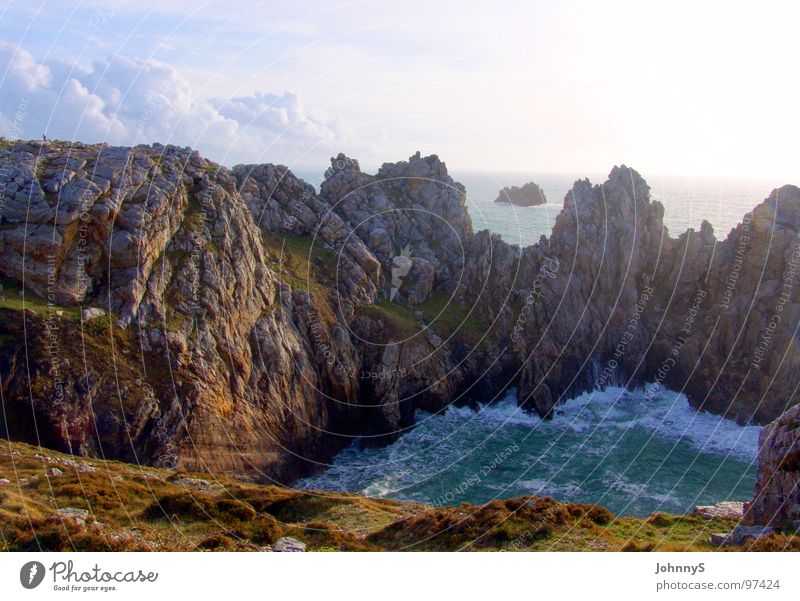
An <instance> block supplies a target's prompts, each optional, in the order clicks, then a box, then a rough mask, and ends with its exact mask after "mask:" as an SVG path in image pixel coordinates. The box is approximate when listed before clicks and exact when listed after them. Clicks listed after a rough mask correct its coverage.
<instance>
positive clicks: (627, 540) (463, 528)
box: [0, 441, 800, 551]
mask: <svg viewBox="0 0 800 601" xmlns="http://www.w3.org/2000/svg"><path fill="white" fill-rule="evenodd" d="M52 468H57V469H58V470H61V472H62V473H61V474H57V475H50V471H51V470H52ZM0 478H7V479H8V480H10V482H9V483H7V484H3V485H0V549H3V550H8V551H38V550H48V551H71V550H76V551H184V550H201V551H257V550H263V549H265V548H268V547H269V545H272V544H273V543H274V542H275V541H276V540H277V539H278V538H280V537H281V536H293V537H295V538H298V539H300V540H302V541H304V542H305V543H306V544H307V545H308V548H309V550H311V551H381V550H450V551H454V550H481V551H485V550H507V551H516V550H569V551H589V550H590V551H596V550H624V551H677V550H712V547H711V546H710V545H709V544H708V543H707V542H706V541H707V540H708V535H709V534H710V533H711V532H724V531H727V530H730V529H732V527H733V525H734V524H733V523H732V522H730V521H721V520H703V519H700V518H695V517H679V516H671V515H667V514H661V513H659V514H654V515H652V516H650V517H649V518H646V519H637V518H616V517H615V516H614V515H612V514H611V513H610V512H609V511H608V510H607V509H605V508H603V507H598V506H593V505H583V504H572V503H566V504H565V503H559V502H557V501H554V500H553V499H549V498H542V497H521V498H517V499H507V500H504V501H493V502H491V503H488V504H486V505H481V506H476V505H469V504H462V505H459V506H457V507H451V506H445V507H439V508H434V507H431V506H428V505H422V504H418V503H405V502H399V501H390V500H385V499H370V498H365V497H359V496H357V495H350V494H341V495H330V494H321V493H313V492H309V491H297V490H292V489H289V488H284V487H278V486H264V485H257V484H250V483H245V482H240V481H237V480H233V479H230V478H226V477H222V476H217V475H210V474H190V473H183V472H174V471H169V470H164V469H157V468H147V467H139V466H134V465H130V464H126V463H122V462H115V461H101V460H96V459H86V458H83V457H72V456H70V455H66V454H62V453H57V452H54V451H49V450H46V449H40V448H37V447H33V446H30V445H26V444H22V443H9V442H7V441H2V443H0ZM65 508H74V509H77V510H86V511H87V512H88V513H87V516H86V518H85V520H84V519H75V518H73V517H67V516H64V515H62V514H60V513H59V510H63V509H65ZM746 548H748V549H752V550H755V551H771V550H800V539H798V537H792V536H788V535H785V534H775V535H771V536H769V537H767V538H765V539H763V540H761V541H759V542H758V543H755V544H753V545H750V546H748V547H746Z"/></svg>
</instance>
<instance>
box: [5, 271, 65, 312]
mask: <svg viewBox="0 0 800 601" xmlns="http://www.w3.org/2000/svg"><path fill="white" fill-rule="evenodd" d="M0 285H2V289H0V308H2V309H10V310H12V311H22V310H23V309H27V310H29V311H34V312H36V313H37V314H39V315H41V316H42V317H49V316H50V315H52V314H54V313H55V312H56V311H63V315H62V316H61V318H62V319H66V320H69V321H72V322H75V323H80V321H81V309H80V307H77V306H72V307H67V306H61V305H51V304H49V303H48V302H47V301H46V300H45V299H43V298H41V297H40V296H38V295H36V294H34V293H33V292H31V291H30V290H26V291H25V298H24V299H23V297H21V296H20V295H19V293H20V291H21V290H22V287H21V286H20V285H19V283H17V281H16V280H12V279H10V278H2V279H0Z"/></svg>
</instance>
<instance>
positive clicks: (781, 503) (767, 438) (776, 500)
mask: <svg viewBox="0 0 800 601" xmlns="http://www.w3.org/2000/svg"><path fill="white" fill-rule="evenodd" d="M758 445H759V451H758V481H757V482H756V490H755V496H754V498H753V500H752V501H751V502H750V503H748V504H747V505H746V507H745V513H746V519H747V521H748V522H749V523H751V524H761V525H766V526H772V527H775V528H784V529H791V530H797V529H798V528H800V406H795V407H792V408H791V409H789V410H788V411H787V412H786V413H784V414H783V415H782V416H781V417H779V418H778V419H776V420H775V421H774V422H772V423H771V424H769V425H768V426H766V427H765V428H764V429H763V430H762V431H761V434H760V436H759V441H758Z"/></svg>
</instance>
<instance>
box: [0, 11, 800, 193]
mask: <svg viewBox="0 0 800 601" xmlns="http://www.w3.org/2000/svg"><path fill="white" fill-rule="evenodd" d="M798 22H800V3H797V2H792V1H780V2H779V1H776V2H771V1H769V0H767V1H763V2H759V3H753V2H747V3H744V2H741V3H739V2H732V1H729V2H703V1H700V0H695V1H693V2H685V1H683V0H673V1H670V2H658V3H656V2H641V1H621V0H619V1H617V0H607V1H605V2H588V1H581V0H560V1H559V2H553V1H552V0H550V1H528V2H525V1H517V2H507V1H493V2H486V1H482V2H471V1H468V0H461V1H458V2H454V1H450V0H446V1H440V2H431V1H430V0H428V1H424V2H419V1H417V0H404V1H403V2H388V1H387V2H383V1H379V2H344V3H339V2H335V1H334V2H317V1H307V0H294V1H292V2H282V1H260V0H246V1H241V0H224V1H217V0H208V1H204V0H191V1H190V0H173V1H164V0H148V1H133V0H127V1H126V0H106V1H104V2H101V1H94V0H84V1H81V0H74V1H48V2H43V1H42V0H24V1H18V0H10V1H9V0H0V135H4V136H6V137H11V138H41V136H42V134H43V133H46V134H47V136H48V137H50V138H61V139H68V140H72V139H75V140H81V141H85V142H99V141H107V142H109V143H113V144H126V145H127V144H138V143H151V142H154V141H159V142H162V143H173V144H178V145H182V146H183V145H190V146H193V147H195V148H197V149H198V150H200V152H201V153H202V154H203V155H204V156H206V157H207V158H210V159H212V160H215V161H217V162H221V163H223V164H226V165H232V164H235V163H241V162H272V163H283V164H286V165H289V166H291V167H293V168H295V169H313V168H322V167H324V166H325V165H326V164H327V163H328V161H329V158H330V157H331V156H332V155H335V154H337V153H339V152H344V153H345V154H347V155H348V156H351V157H353V158H357V159H359V160H360V162H361V164H362V166H364V167H365V168H367V169H374V168H376V167H377V166H379V165H380V164H381V163H383V162H387V161H397V160H401V159H404V158H406V157H408V156H410V155H411V154H413V153H414V152H416V151H417V150H419V151H421V152H422V153H423V154H438V155H439V156H440V157H441V158H442V159H443V160H445V161H446V162H447V164H448V166H449V167H450V169H451V170H454V169H456V170H461V171H483V172H506V171H526V172H531V173H558V172H562V173H577V172H586V173H607V172H608V171H609V170H610V168H611V167H612V166H613V165H615V164H620V163H625V164H628V165H631V166H633V167H635V168H637V169H638V170H639V171H640V172H642V173H643V174H645V175H648V174H674V175H708V176H738V177H758V178H775V179H776V183H778V182H777V180H781V181H780V182H779V183H786V182H792V183H800V181H798V180H800V178H798V177H797V176H798V175H799V174H800V168H798V165H800V161H798V159H799V158H800V144H799V141H800V118H798V108H797V107H798V98H800V78H799V77H798V70H799V69H798V67H799V66H800V65H799V64H798V63H800V46H798V41H797V23H798Z"/></svg>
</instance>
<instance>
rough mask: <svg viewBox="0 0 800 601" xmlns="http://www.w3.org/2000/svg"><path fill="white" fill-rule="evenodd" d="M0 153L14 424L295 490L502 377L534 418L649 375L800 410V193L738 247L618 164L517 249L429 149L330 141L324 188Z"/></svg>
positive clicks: (61, 154) (63, 151)
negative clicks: (400, 157)
mask: <svg viewBox="0 0 800 601" xmlns="http://www.w3.org/2000/svg"><path fill="white" fill-rule="evenodd" d="M0 162H1V163H2V165H3V168H2V169H1V170H0V188H2V190H3V204H2V222H1V223H0V273H2V274H3V275H4V276H5V277H7V278H9V279H8V282H7V283H8V285H7V286H6V288H5V289H4V294H17V293H20V294H22V295H23V299H24V301H25V306H26V307H28V308H31V309H33V310H32V311H31V310H26V311H20V310H19V306H18V303H6V304H2V303H0V320H2V324H1V327H2V330H3V333H4V334H5V335H4V336H3V337H2V338H0V376H2V385H3V392H4V401H5V407H4V408H5V411H6V415H7V420H6V421H5V422H4V424H3V425H2V426H0V427H2V428H4V430H3V431H2V434H3V435H5V436H8V437H10V438H16V439H20V440H27V441H32V442H37V441H46V445H47V446H50V447H54V448H56V449H63V450H70V451H71V452H75V453H78V454H85V455H98V454H101V453H102V454H103V455H104V456H106V457H110V458H121V459H127V460H136V461H144V462H149V463H154V464H161V465H180V466H182V467H186V468H189V469H199V470H212V471H229V472H234V473H237V474H243V475H246V476H247V477H250V478H253V477H255V478H260V479H276V480H281V481H288V480H291V479H292V478H295V477H297V476H298V475H301V474H302V473H306V472H308V471H312V470H315V469H319V468H320V466H321V465H324V463H325V461H326V460H327V459H328V458H330V457H331V456H332V455H333V454H334V453H335V452H336V451H337V450H338V449H340V448H341V447H342V446H343V445H345V444H349V443H350V442H351V441H352V440H354V439H355V438H356V437H358V438H359V439H360V440H361V442H362V443H363V444H382V443H384V442H386V441H389V440H392V439H394V438H396V437H397V436H399V435H400V434H402V433H403V432H404V431H405V430H407V429H408V428H410V427H412V426H413V421H414V413H415V411H416V410H417V409H420V408H422V409H426V410H428V411H440V410H442V409H444V408H445V407H447V406H448V405H449V404H450V403H467V402H470V401H471V400H473V399H481V400H483V401H485V400H487V399H491V398H494V397H495V396H496V395H498V394H500V393H502V392H504V391H506V390H507V389H508V388H510V387H516V389H517V391H518V399H519V403H520V404H521V405H523V406H525V407H526V408H528V409H529V410H531V411H535V412H537V413H539V414H540V415H542V416H545V417H548V416H550V415H552V414H553V412H554V410H555V408H556V406H557V404H558V403H559V402H562V401H563V400H565V399H567V398H569V397H570V396H572V395H574V394H576V393H578V392H581V391H584V390H589V389H592V388H594V387H600V388H602V387H605V386H609V385H622V386H629V387H635V386H639V385H641V384H643V383H644V382H648V381H650V382H655V383H656V385H657V386H666V387H669V388H671V389H674V390H680V391H684V392H686V393H687V395H688V396H689V399H690V402H691V403H692V404H693V405H695V406H697V407H699V408H702V409H704V410H708V411H713V412H715V413H719V414H724V415H728V416H730V417H734V418H736V419H739V420H740V421H742V422H747V421H756V422H766V421H768V420H770V419H773V418H774V417H776V416H777V415H779V414H780V413H781V412H782V411H783V410H784V409H785V407H786V406H790V405H795V404H796V403H797V399H796V397H795V396H794V394H795V392H794V388H793V386H794V384H793V382H796V381H797V375H798V371H800V356H799V355H800V354H799V353H798V349H797V347H796V343H795V336H794V333H795V329H796V327H797V324H798V313H797V311H798V298H797V291H796V286H795V282H796V269H797V266H798V259H800V254H799V253H798V248H797V233H798V225H800V190H798V189H797V188H796V187H793V186H785V187H783V188H780V189H778V190H775V191H774V192H773V193H772V194H771V195H770V197H769V198H768V199H767V200H766V201H764V202H763V203H762V204H761V205H759V207H757V208H756V209H755V210H754V211H753V213H752V215H749V216H747V217H746V219H745V221H744V222H743V223H742V225H740V226H739V227H738V228H737V229H735V230H733V231H732V232H731V233H730V234H729V236H728V237H727V238H726V239H725V240H722V241H718V240H716V238H715V237H714V234H713V231H712V229H711V227H710V225H708V224H707V223H704V224H703V226H702V227H701V228H700V231H694V230H689V231H688V232H685V233H683V234H681V235H680V236H679V237H678V238H672V237H671V236H670V235H669V232H668V231H667V230H666V228H665V227H664V225H663V212H664V211H663V207H662V206H661V205H660V204H659V203H657V202H652V201H651V200H650V197H649V188H648V186H647V184H646V182H645V181H644V180H643V179H642V178H641V176H640V175H639V174H638V173H636V172H635V171H634V170H633V169H630V168H628V167H625V166H620V167H615V168H614V169H613V170H612V172H611V174H610V175H609V178H608V180H607V181H606V182H604V183H603V184H592V183H591V182H589V181H588V180H581V181H578V182H576V183H575V184H574V186H573V188H572V189H571V190H570V192H569V193H568V194H567V197H566V199H565V204H564V209H563V210H562V212H561V214H560V215H559V216H558V218H557V220H556V223H555V226H554V228H553V233H552V235H551V236H550V237H549V238H543V239H542V240H541V241H540V242H539V243H538V244H536V245H532V246H530V247H526V248H519V247H516V246H513V245H509V244H507V243H505V242H503V240H502V239H500V237H498V236H497V235H493V234H490V233H489V232H487V231H483V232H477V233H473V231H472V226H471V222H470V219H469V215H468V213H467V210H466V207H465V191H464V188H463V186H461V185H460V184H457V183H456V182H454V181H453V180H452V179H451V178H450V176H449V175H448V174H447V169H446V167H445V165H444V163H443V162H441V161H440V160H439V159H438V157H436V156H429V157H422V156H421V155H420V154H419V153H417V154H416V155H414V156H412V157H410V159H409V160H408V161H400V162H398V163H392V164H385V165H383V166H382V167H381V169H380V170H379V171H378V173H377V174H375V175H369V174H366V173H363V172H362V171H361V168H360V166H359V164H358V162H357V161H355V160H353V159H350V158H348V157H346V156H344V155H339V156H338V157H336V158H335V159H333V160H332V163H331V168H330V169H329V170H328V172H327V173H326V179H325V181H324V182H323V184H322V185H321V188H320V191H319V193H317V192H316V191H315V190H314V188H312V187H311V186H309V185H307V184H305V183H304V182H302V181H301V180H299V179H297V178H296V177H295V176H294V175H293V174H292V173H291V171H289V170H288V169H287V168H286V167H282V166H275V165H243V166H237V167H235V168H234V169H233V170H228V169H225V168H223V167H220V166H218V165H215V164H213V163H209V162H207V161H204V160H203V159H202V158H201V157H200V156H199V155H198V154H197V153H196V152H194V151H192V150H191V149H186V148H176V147H172V146H159V145H154V146H140V147H136V148H132V149H131V148H113V147H107V146H103V145H95V146H83V145H69V144H65V143H59V142H48V143H30V142H28V143H26V142H20V143H4V144H2V145H0ZM3 307H5V308H3ZM90 307H91V308H96V309H100V310H102V311H104V312H105V313H106V314H105V315H99V313H98V314H97V315H94V314H93V318H92V319H91V320H81V319H80V316H81V312H80V309H81V308H83V309H88V308H90ZM773 376H775V377H773Z"/></svg>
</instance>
